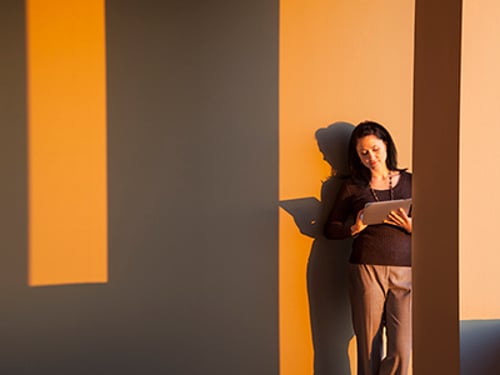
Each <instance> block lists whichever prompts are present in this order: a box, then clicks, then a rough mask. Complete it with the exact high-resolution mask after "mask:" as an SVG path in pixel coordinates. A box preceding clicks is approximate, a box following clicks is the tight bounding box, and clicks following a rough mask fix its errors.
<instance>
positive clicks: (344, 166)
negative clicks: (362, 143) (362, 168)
mask: <svg viewBox="0 0 500 375" xmlns="http://www.w3.org/2000/svg"><path fill="white" fill-rule="evenodd" d="M353 130H354V125H353V124H350V123H348V122H341V121H339V122H334V123H333V124H331V125H329V126H327V127H326V128H320V129H318V130H316V133H315V137H316V141H317V142H318V147H319V150H320V151H321V153H322V154H323V159H324V160H325V161H326V162H327V163H328V164H330V166H331V167H332V174H333V175H341V176H347V175H349V164H348V160H347V151H348V148H349V139H350V138H351V134H352V131H353Z"/></svg>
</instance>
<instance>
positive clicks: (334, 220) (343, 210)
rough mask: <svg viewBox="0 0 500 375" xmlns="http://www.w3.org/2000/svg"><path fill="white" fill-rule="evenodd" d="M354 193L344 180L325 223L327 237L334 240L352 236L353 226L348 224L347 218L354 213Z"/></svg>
mask: <svg viewBox="0 0 500 375" xmlns="http://www.w3.org/2000/svg"><path fill="white" fill-rule="evenodd" d="M352 210H353V207H352V195H351V192H350V189H349V184H348V183H347V182H344V184H343V185H342V187H341V188H340V191H339V193H338V195H337V198H336V199H335V203H334V205H333V207H332V211H331V212H330V215H329V216H328V219H327V221H326V224H325V229H324V234H325V237H327V238H329V239H332V240H341V239H344V238H348V237H350V236H351V228H350V226H349V225H346V221H347V219H348V218H349V217H350V216H351V214H352Z"/></svg>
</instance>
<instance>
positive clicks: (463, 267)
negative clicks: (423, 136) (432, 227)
mask: <svg viewBox="0 0 500 375" xmlns="http://www.w3.org/2000/svg"><path fill="white" fill-rule="evenodd" d="M499 18H500V5H499V4H498V2H497V1H494V0H474V1H471V0H464V1H463V34H462V35H463V36H462V93H461V128H460V131H461V159H460V162H461V169H460V174H461V175H460V188H461V195H460V207H461V212H460V234H461V236H460V241H461V246H460V297H461V298H460V302H461V303H460V318H461V319H462V320H471V319H500V294H499V291H498V283H499V280H500V276H499V272H498V264H499V263H500V251H499V250H500V245H499V244H498V241H497V240H496V235H497V234H498V222H499V219H498V215H499V212H500V200H499V199H498V186H499V179H498V172H497V170H498V162H499V161H500V149H499V148H498V139H500V126H499V124H498V112H497V109H498V103H499V102H500V92H499V90H498V88H499V87H500V69H499V68H498V67H499V66H500V45H499V43H498V35H500V26H499V24H498V19H499Z"/></svg>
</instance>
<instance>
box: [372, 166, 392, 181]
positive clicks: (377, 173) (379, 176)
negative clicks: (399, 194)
mask: <svg viewBox="0 0 500 375" xmlns="http://www.w3.org/2000/svg"><path fill="white" fill-rule="evenodd" d="M390 173H391V171H390V170H389V169H388V168H387V167H386V168H381V169H378V170H372V171H371V174H372V180H385V179H386V178H387V177H389V174H390Z"/></svg>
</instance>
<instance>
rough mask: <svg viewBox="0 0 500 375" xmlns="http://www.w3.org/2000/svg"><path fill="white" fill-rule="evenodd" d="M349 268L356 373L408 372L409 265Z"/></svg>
mask: <svg viewBox="0 0 500 375" xmlns="http://www.w3.org/2000/svg"><path fill="white" fill-rule="evenodd" d="M349 267H350V268H349V295H350V299H351V307H352V320H353V326H354V332H355V333H356V340H357V348H358V375H407V374H408V368H409V363H410V355H411V267H396V266H375V265H367V264H350V266H349ZM384 327H385V328H386V340H387V341H386V342H387V345H386V347H385V348H384V345H383V342H384V340H383V337H382V335H383V328H384ZM384 353H385V356H384Z"/></svg>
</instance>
